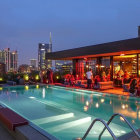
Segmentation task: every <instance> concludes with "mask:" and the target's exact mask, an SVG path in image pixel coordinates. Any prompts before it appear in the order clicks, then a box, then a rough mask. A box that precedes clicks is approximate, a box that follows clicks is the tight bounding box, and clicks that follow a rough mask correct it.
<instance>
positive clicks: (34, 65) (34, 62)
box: [30, 59, 37, 70]
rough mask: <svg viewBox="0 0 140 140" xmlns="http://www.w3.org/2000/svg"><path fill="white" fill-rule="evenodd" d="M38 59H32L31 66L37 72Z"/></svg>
mask: <svg viewBox="0 0 140 140" xmlns="http://www.w3.org/2000/svg"><path fill="white" fill-rule="evenodd" d="M36 63H37V60H36V59H30V66H31V67H32V69H33V70H36Z"/></svg>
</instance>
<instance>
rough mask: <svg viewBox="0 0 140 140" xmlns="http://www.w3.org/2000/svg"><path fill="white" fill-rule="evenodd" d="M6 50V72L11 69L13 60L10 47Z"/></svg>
mask: <svg viewBox="0 0 140 140" xmlns="http://www.w3.org/2000/svg"><path fill="white" fill-rule="evenodd" d="M4 52H5V66H6V72H8V71H10V66H11V60H10V48H6V49H4Z"/></svg>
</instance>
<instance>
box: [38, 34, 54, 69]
mask: <svg viewBox="0 0 140 140" xmlns="http://www.w3.org/2000/svg"><path fill="white" fill-rule="evenodd" d="M50 52H52V41H51V33H50V41H49V44H45V43H39V47H38V69H39V70H46V69H47V68H51V67H52V60H49V59H46V53H50Z"/></svg>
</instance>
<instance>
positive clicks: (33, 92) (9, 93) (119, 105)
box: [0, 86, 140, 140]
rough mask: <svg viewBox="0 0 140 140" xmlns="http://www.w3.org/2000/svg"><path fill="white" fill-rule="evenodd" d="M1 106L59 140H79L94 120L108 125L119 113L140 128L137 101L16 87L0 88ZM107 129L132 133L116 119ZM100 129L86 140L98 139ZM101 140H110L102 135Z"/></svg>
mask: <svg viewBox="0 0 140 140" xmlns="http://www.w3.org/2000/svg"><path fill="white" fill-rule="evenodd" d="M0 103H1V104H3V105H5V106H7V107H9V108H11V109H12V110H14V111H16V112H17V113H19V114H20V115H22V116H23V117H25V118H26V119H28V120H29V121H30V122H32V123H33V124H35V126H37V128H40V129H39V130H41V131H42V132H45V131H46V132H48V133H50V134H51V135H53V136H55V137H56V138H57V139H60V140H72V139H74V138H76V137H82V136H83V135H84V133H85V132H86V130H87V128H88V127H89V125H90V124H91V122H92V120H94V119H95V118H101V119H103V120H105V121H108V119H109V118H110V116H111V115H112V114H113V113H122V114H123V115H125V116H126V118H127V119H128V120H129V122H130V123H131V124H133V126H134V127H135V128H136V129H137V128H140V99H139V98H134V97H127V96H116V95H111V94H104V93H99V92H93V91H85V90H78V89H70V88H63V87H58V86H40V87H39V86H18V87H9V88H3V89H2V88H0ZM110 128H111V129H112V131H113V132H114V134H115V135H116V136H117V137H119V136H121V135H124V134H126V133H128V132H130V131H131V130H130V129H129V128H128V126H127V125H126V124H125V123H124V121H123V120H122V118H120V117H117V118H116V119H114V121H113V122H112V123H111V125H110ZM102 129H103V125H102V124H101V123H100V122H98V123H96V125H95V126H94V127H93V129H92V131H91V132H90V134H89V135H88V137H87V140H91V139H92V140H93V139H95V140H96V139H98V136H99V134H100V132H101V130H102ZM102 139H103V140H111V139H112V137H111V136H110V134H109V133H108V132H107V131H105V133H104V135H103V137H102Z"/></svg>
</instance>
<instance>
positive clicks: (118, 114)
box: [99, 113, 140, 140]
mask: <svg viewBox="0 0 140 140" xmlns="http://www.w3.org/2000/svg"><path fill="white" fill-rule="evenodd" d="M116 116H121V117H122V118H123V119H124V120H125V122H126V123H127V124H128V126H129V127H130V128H131V129H132V131H133V132H134V133H135V135H136V136H137V137H138V139H140V135H139V134H138V132H137V131H136V130H135V129H134V127H133V126H132V125H131V124H130V123H129V122H128V121H127V119H126V118H125V116H124V115H122V114H120V113H116V114H113V115H112V116H111V118H110V119H109V121H108V122H107V125H108V126H109V124H110V123H111V121H112V120H113V119H114V117H116ZM105 130H106V127H104V129H103V131H102V132H101V134H100V135H99V140H101V136H102V134H103V133H104V131H105Z"/></svg>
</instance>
